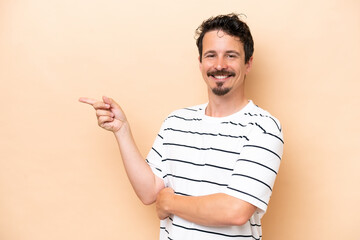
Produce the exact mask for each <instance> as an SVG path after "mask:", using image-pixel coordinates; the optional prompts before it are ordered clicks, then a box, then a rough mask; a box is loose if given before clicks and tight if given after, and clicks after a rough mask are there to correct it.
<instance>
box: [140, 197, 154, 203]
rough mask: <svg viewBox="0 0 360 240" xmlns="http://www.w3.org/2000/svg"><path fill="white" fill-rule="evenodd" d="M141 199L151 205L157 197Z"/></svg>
mask: <svg viewBox="0 0 360 240" xmlns="http://www.w3.org/2000/svg"><path fill="white" fill-rule="evenodd" d="M139 198H140V201H141V202H142V204H144V205H151V204H153V203H154V202H155V200H156V198H154V197H139Z"/></svg>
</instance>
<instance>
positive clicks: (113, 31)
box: [0, 0, 360, 240]
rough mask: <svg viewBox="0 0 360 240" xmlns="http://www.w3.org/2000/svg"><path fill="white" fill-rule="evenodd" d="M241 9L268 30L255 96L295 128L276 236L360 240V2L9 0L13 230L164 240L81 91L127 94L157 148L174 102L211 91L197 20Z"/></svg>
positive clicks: (3, 23) (266, 226) (5, 123)
mask: <svg viewBox="0 0 360 240" xmlns="http://www.w3.org/2000/svg"><path fill="white" fill-rule="evenodd" d="M229 12H238V13H245V14H246V15H247V19H246V21H247V22H248V24H249V26H250V28H251V29H252V32H253V36H254V39H255V55H254V57H255V59H254V68H253V70H252V72H251V73H250V75H249V77H248V79H247V93H248V96H249V98H251V99H253V100H254V102H255V103H256V104H258V105H260V106H262V107H263V108H264V109H267V110H269V111H270V112H271V113H272V114H273V115H275V116H276V117H277V118H279V119H280V120H281V122H282V125H283V129H284V133H285V152H284V156H283V160H282V165H281V169H280V173H279V175H278V178H277V181H276V184H275V190H274V193H273V196H272V199H271V203H270V207H269V211H268V213H267V214H266V215H265V217H264V219H263V230H264V233H263V235H264V238H263V239H264V240H285V239H286V240H288V239H296V240H297V239H299V240H303V239H334V240H338V239H359V238H358V237H357V235H358V234H357V232H358V229H359V227H360V224H359V220H358V218H359V215H360V210H359V207H358V204H359V202H360V191H359V189H360V187H359V186H358V185H359V183H360V177H359V175H360V174H359V173H358V172H359V170H360V169H359V168H360V163H359V162H360V161H359V160H360V159H359V156H360V154H359V153H358V148H359V142H360V141H359V140H360V139H359V134H360V127H359V126H360V124H359V120H360V117H359V106H360V98H359V94H358V91H359V90H358V89H359V87H360V83H359V75H360V70H359V69H360V67H359V63H360V2H359V1H357V0H341V1H340V0H337V1H334V0H326V1H325V0H324V1H322V0H320V1H303V0H294V1H285V0H283V1H281V0H277V1H254V0H246V1H245V0H244V1H239V0H234V1H222V2H219V1H212V0H206V1H205V0H202V1H168V0H161V1H146V0H133V1H99V0H97V1H85V0H55V1H46V0H33V1H25V0H11V1H10V0H0V80H1V95H0V111H1V117H0V127H1V129H0V130H1V132H0V239H1V240H49V239H52V240H60V239H61V240H62V239H89V240H93V239H94V240H95V239H96V240H97V239H109V240H112V239H129V240H133V239H134V240H138V239H139V240H140V239H157V238H158V231H159V230H158V227H159V222H158V220H157V217H156V214H155V211H154V206H150V207H146V206H142V205H141V203H140V201H139V200H137V198H136V196H135V194H134V193H133V191H132V189H131V186H130V185H129V183H128V181H127V178H126V176H125V172H124V169H123V166H122V163H121V160H120V155H119V152H118V149H117V146H116V143H115V140H114V137H113V136H112V134H111V133H109V132H106V131H104V130H102V129H100V128H99V127H98V126H97V124H96V118H95V114H94V112H93V110H92V109H91V108H90V107H89V106H86V105H83V104H81V103H78V102H77V100H78V98H79V97H80V96H88V97H94V98H100V97H101V96H102V95H108V96H111V97H113V98H115V99H116V100H117V101H118V102H119V103H121V105H122V106H123V108H124V110H125V111H126V113H127V116H128V118H129V120H130V122H131V124H132V128H133V133H134V135H135V138H136V139H137V142H138V146H139V148H140V150H141V152H142V153H143V155H146V154H147V152H148V151H149V149H150V148H151V145H152V142H153V140H154V138H155V135H156V133H157V131H158V129H159V128H160V125H161V123H162V121H163V120H164V118H165V117H166V116H167V114H168V113H170V112H171V111H172V110H174V109H177V108H180V107H186V106H190V105H195V104H200V103H204V102H205V101H206V88H205V84H204V83H203V81H202V78H201V75H200V73H199V71H198V62H197V49H196V47H195V40H194V30H195V29H196V27H197V26H198V25H199V24H200V23H201V21H202V20H204V19H206V18H208V17H210V16H212V15H217V14H220V13H229Z"/></svg>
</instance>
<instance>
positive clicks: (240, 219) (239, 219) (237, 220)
mask: <svg viewBox="0 0 360 240" xmlns="http://www.w3.org/2000/svg"><path fill="white" fill-rule="evenodd" d="M249 219H250V217H246V216H241V215H237V216H236V217H233V218H232V219H231V224H230V225H232V226H242V225H244V224H245V223H247V222H248V221H249Z"/></svg>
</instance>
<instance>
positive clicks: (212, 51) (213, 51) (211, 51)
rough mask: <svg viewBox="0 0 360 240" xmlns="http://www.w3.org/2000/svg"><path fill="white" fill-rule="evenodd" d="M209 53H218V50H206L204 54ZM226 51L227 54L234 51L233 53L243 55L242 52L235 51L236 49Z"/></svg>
mask: <svg viewBox="0 0 360 240" xmlns="http://www.w3.org/2000/svg"><path fill="white" fill-rule="evenodd" d="M209 53H216V51H215V50H209V51H206V52H204V55H206V54H209ZM225 53H227V54H229V53H232V54H235V55H237V56H241V54H240V53H239V52H237V51H235V50H229V51H226V52H225Z"/></svg>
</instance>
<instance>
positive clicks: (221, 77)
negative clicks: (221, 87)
mask: <svg viewBox="0 0 360 240" xmlns="http://www.w3.org/2000/svg"><path fill="white" fill-rule="evenodd" d="M227 77H228V76H214V78H216V79H225V78H227Z"/></svg>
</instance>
